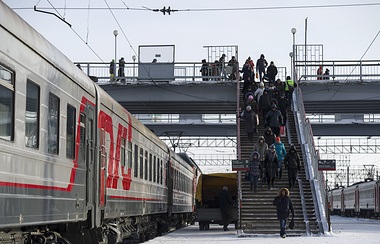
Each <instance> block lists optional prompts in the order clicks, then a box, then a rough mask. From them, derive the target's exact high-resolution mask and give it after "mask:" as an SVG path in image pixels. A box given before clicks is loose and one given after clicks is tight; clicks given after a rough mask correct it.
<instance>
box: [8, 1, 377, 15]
mask: <svg viewBox="0 0 380 244" xmlns="http://www.w3.org/2000/svg"><path fill="white" fill-rule="evenodd" d="M370 6H380V2H379V3H353V4H326V5H303V6H272V7H238V8H195V9H171V8H170V6H169V7H168V8H166V7H163V8H162V9H157V8H147V7H142V8H131V7H128V6H125V7H112V8H111V7H110V8H106V7H91V8H87V7H65V8H55V9H66V10H89V9H90V10H134V11H152V12H161V13H163V14H165V13H168V14H169V13H170V12H219V11H255V10H283V9H314V8H341V7H370ZM13 9H18V10H21V9H23V10H27V9H31V8H30V7H16V8H13ZM40 9H45V10H51V9H52V8H50V7H46V8H40Z"/></svg>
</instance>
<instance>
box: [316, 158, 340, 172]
mask: <svg viewBox="0 0 380 244" xmlns="http://www.w3.org/2000/svg"><path fill="white" fill-rule="evenodd" d="M323 170H329V171H335V170H336V160H335V159H326V160H318V171H323Z"/></svg>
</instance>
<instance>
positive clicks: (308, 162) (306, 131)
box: [293, 86, 328, 233]
mask: <svg viewBox="0 0 380 244" xmlns="http://www.w3.org/2000/svg"><path fill="white" fill-rule="evenodd" d="M293 106H294V107H293V108H294V115H295V123H296V128H297V134H298V136H299V137H298V139H299V143H300V144H301V149H302V154H303V155H304V157H303V158H304V165H305V173H306V179H307V180H309V181H310V185H311V191H312V194H313V202H314V209H315V213H316V217H317V221H318V226H319V230H320V232H321V233H326V232H327V231H328V225H327V218H326V213H325V211H324V209H325V208H324V204H326V203H323V202H324V199H325V197H324V194H325V192H324V191H323V190H322V189H324V180H323V174H321V173H320V172H319V171H318V170H317V166H318V154H317V153H316V150H315V145H314V139H313V132H312V129H311V125H310V122H309V121H308V119H307V118H306V115H305V108H304V106H303V99H302V93H301V89H300V88H299V86H298V87H297V89H296V90H295V92H293Z"/></svg>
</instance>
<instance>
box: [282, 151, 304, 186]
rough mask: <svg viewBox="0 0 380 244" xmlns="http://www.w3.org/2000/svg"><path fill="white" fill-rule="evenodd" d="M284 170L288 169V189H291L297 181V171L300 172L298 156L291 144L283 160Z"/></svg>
mask: <svg viewBox="0 0 380 244" xmlns="http://www.w3.org/2000/svg"><path fill="white" fill-rule="evenodd" d="M284 165H285V169H288V180H289V188H290V189H292V188H293V187H294V184H295V183H296V180H297V175H298V171H300V170H301V161H300V156H299V155H298V153H297V151H296V147H295V146H294V145H293V144H292V145H291V146H290V149H289V151H288V153H287V154H286V155H285V158H284Z"/></svg>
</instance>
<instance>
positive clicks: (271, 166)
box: [264, 144, 278, 190]
mask: <svg viewBox="0 0 380 244" xmlns="http://www.w3.org/2000/svg"><path fill="white" fill-rule="evenodd" d="M264 165H265V174H266V178H267V185H268V190H269V189H271V187H274V179H275V178H276V173H277V165H278V159H277V154H276V148H275V147H274V145H273V144H272V145H270V146H269V150H268V152H267V155H265V160H264Z"/></svg>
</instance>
